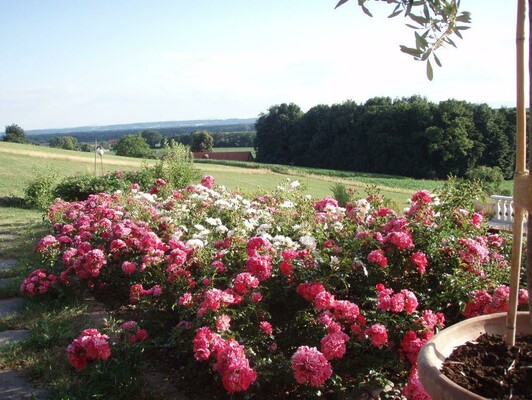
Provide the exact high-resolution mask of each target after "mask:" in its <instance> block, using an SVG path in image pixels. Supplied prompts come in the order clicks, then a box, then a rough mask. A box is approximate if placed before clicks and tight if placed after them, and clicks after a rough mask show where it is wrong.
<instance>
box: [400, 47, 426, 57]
mask: <svg viewBox="0 0 532 400" xmlns="http://www.w3.org/2000/svg"><path fill="white" fill-rule="evenodd" d="M399 48H400V49H401V51H402V52H403V53H406V54H409V55H411V56H414V57H420V56H421V54H422V53H423V52H422V51H421V50H419V49H414V48H412V47H406V46H402V45H401V46H399Z"/></svg>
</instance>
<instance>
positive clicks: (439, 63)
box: [432, 53, 441, 67]
mask: <svg viewBox="0 0 532 400" xmlns="http://www.w3.org/2000/svg"><path fill="white" fill-rule="evenodd" d="M432 55H433V57H434V61H436V64H438V67H441V62H440V59H439V58H438V56H437V55H436V53H432Z"/></svg>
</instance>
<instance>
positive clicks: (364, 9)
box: [360, 4, 373, 17]
mask: <svg viewBox="0 0 532 400" xmlns="http://www.w3.org/2000/svg"><path fill="white" fill-rule="evenodd" d="M360 7H362V11H364V14H366V15H368V16H370V17H373V14H372V13H371V12H370V11H369V10H368V9H367V8H366V6H365V5H364V4H361V5H360Z"/></svg>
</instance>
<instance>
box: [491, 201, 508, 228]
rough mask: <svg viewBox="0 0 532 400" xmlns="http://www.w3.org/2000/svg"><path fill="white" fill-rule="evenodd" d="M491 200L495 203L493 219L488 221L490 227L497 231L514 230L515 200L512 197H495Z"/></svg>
mask: <svg viewBox="0 0 532 400" xmlns="http://www.w3.org/2000/svg"><path fill="white" fill-rule="evenodd" d="M490 198H491V199H492V200H493V201H494V202H495V204H494V206H493V207H494V208H493V209H494V211H495V214H494V215H493V218H491V219H490V220H489V221H488V226H489V227H490V228H495V229H506V230H512V226H513V224H514V199H513V197H511V196H499V195H493V196H490Z"/></svg>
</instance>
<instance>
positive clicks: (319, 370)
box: [292, 346, 332, 387]
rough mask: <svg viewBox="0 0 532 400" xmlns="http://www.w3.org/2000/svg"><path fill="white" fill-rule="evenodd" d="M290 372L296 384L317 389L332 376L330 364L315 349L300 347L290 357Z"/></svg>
mask: <svg viewBox="0 0 532 400" xmlns="http://www.w3.org/2000/svg"><path fill="white" fill-rule="evenodd" d="M292 370H293V371H294V377H295V378H296V381H297V383H301V384H304V383H306V384H309V385H310V386H314V387H318V386H321V385H323V384H324V383H325V381H326V380H327V379H329V378H330V376H331V375H332V368H331V364H330V363H329V361H327V359H326V358H325V356H324V355H323V354H322V353H321V352H320V351H318V349H316V348H315V347H308V346H300V347H299V348H298V349H297V351H296V352H295V353H294V355H293V356H292Z"/></svg>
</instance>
